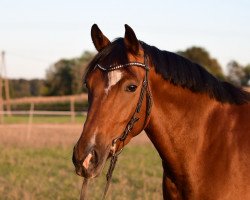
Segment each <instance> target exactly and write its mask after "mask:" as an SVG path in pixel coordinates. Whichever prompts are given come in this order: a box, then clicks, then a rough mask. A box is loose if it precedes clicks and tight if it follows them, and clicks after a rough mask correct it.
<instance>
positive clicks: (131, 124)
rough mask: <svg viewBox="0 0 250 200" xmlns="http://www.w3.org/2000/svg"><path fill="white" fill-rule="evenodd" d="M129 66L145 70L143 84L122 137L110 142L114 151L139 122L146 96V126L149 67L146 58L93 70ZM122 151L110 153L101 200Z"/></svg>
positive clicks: (84, 184) (145, 121)
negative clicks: (142, 61)
mask: <svg viewBox="0 0 250 200" xmlns="http://www.w3.org/2000/svg"><path fill="white" fill-rule="evenodd" d="M129 66H138V67H142V68H144V69H145V76H144V79H143V82H142V88H141V92H140V96H139V100H138V103H137V106H136V109H135V111H134V113H133V115H132V117H131V119H130V120H129V122H128V124H127V125H126V128H125V130H124V131H123V133H122V135H121V136H119V137H117V138H115V139H114V140H113V141H112V147H113V148H114V149H115V147H116V143H117V142H118V141H120V142H123V143H124V141H125V140H126V138H127V136H128V134H129V133H130V132H131V131H132V129H133V127H134V124H135V123H136V122H137V121H138V120H139V117H137V116H136V115H137V114H138V113H140V110H141V106H142V103H143V99H144V96H146V117H145V120H144V124H143V128H145V126H146V124H147V121H148V118H149V115H150V112H151V107H152V97H151V93H150V90H149V86H148V73H149V67H148V66H147V64H146V57H145V59H144V63H139V62H130V63H127V64H123V65H116V66H113V65H111V66H110V67H108V68H104V67H102V66H101V65H99V64H97V65H96V66H95V68H99V69H101V70H102V71H104V72H110V71H114V70H117V69H120V68H124V67H129ZM145 93H146V95H145ZM122 150H123V147H122V149H120V150H119V151H117V152H115V150H114V151H113V153H112V156H111V159H110V165H109V169H108V172H107V174H106V179H107V182H106V185H105V189H104V192H103V196H102V200H104V199H105V198H106V196H107V193H108V189H109V186H110V183H111V179H112V175H113V171H114V169H115V166H116V163H117V160H118V156H119V155H120V153H121V152H122ZM87 183H88V179H85V180H84V181H83V184H82V191H81V197H80V200H84V199H85V196H86V192H87V185H88V184H87Z"/></svg>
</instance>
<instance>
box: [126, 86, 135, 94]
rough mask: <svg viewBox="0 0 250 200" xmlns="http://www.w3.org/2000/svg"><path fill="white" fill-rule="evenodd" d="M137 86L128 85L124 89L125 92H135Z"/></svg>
mask: <svg viewBox="0 0 250 200" xmlns="http://www.w3.org/2000/svg"><path fill="white" fill-rule="evenodd" d="M136 88H137V86H136V85H128V86H127V88H126V91H128V92H134V91H135V90H136Z"/></svg>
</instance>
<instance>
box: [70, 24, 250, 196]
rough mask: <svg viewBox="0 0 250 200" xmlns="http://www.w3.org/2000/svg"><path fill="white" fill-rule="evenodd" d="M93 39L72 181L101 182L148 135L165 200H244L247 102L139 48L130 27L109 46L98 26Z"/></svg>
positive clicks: (196, 71)
mask: <svg viewBox="0 0 250 200" xmlns="http://www.w3.org/2000/svg"><path fill="white" fill-rule="evenodd" d="M91 37H92V40H93V43H94V46H95V48H96V49H97V51H98V54H97V55H96V56H95V57H94V59H93V60H92V61H91V62H90V64H89V66H88V69H87V71H86V76H85V82H86V86H87V88H88V101H89V110H88V115H87V119H86V122H85V124H84V128H83V131H82V134H81V136H80V138H79V140H78V142H77V143H76V145H75V147H74V150H73V157H72V160H73V163H74V165H75V169H76V173H77V174H78V175H80V176H83V177H85V178H87V179H90V178H93V177H96V176H98V175H99V174H100V173H101V171H102V169H103V166H104V164H105V162H106V160H107V159H108V158H109V157H111V155H112V153H114V152H119V151H120V150H121V149H122V148H123V147H124V146H125V145H126V144H128V143H129V141H130V140H131V139H132V138H133V137H135V136H136V135H138V134H139V133H141V131H142V130H145V132H146V134H147V136H148V137H149V139H150V140H151V141H152V143H153V144H154V146H155V148H156V150H157V151H158V153H159V155H160V157H161V159H162V167H163V181H162V188H163V199H171V200H173V199H182V200H184V199H185V200H187V199H192V200H210V199H211V200H217V199H220V200H224V199H227V200H237V199H240V200H249V199H250V121H249V120H250V104H249V102H250V94H249V93H248V92H246V91H244V90H242V89H240V88H237V87H235V86H233V85H231V84H230V83H227V82H223V81H220V80H218V79H216V78H215V77H214V76H213V75H211V74H210V73H209V72H207V71H206V70H205V69H204V68H203V67H201V66H200V65H198V64H195V63H193V62H191V61H189V60H188V59H186V58H184V57H181V56H179V55H177V54H174V53H171V52H168V51H162V50H159V49H158V48H156V47H154V46H150V45H148V44H146V43H144V42H142V41H139V40H138V39H137V37H136V35H135V33H134V31H133V29H132V28H131V27H129V26H128V25H125V36H124V38H118V39H116V40H114V41H113V42H110V40H109V39H108V38H107V37H106V36H105V35H104V34H103V33H102V32H101V30H100V29H99V28H98V26H97V25H96V24H94V25H93V26H92V29H91ZM131 121H132V122H131ZM131 124H132V125H131ZM114 143H115V144H114Z"/></svg>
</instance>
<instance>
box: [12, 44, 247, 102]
mask: <svg viewBox="0 0 250 200" xmlns="http://www.w3.org/2000/svg"><path fill="white" fill-rule="evenodd" d="M176 53H177V54H179V55H181V56H183V57H186V58H188V59H189V60H191V61H193V62H195V63H198V64H200V65H201V66H203V67H204V68H206V70H207V71H209V72H210V73H212V74H213V75H215V76H216V77H217V78H218V79H220V80H223V81H229V82H231V83H233V84H235V85H236V86H248V85H250V64H248V65H246V66H243V65H241V64H240V63H238V62H237V61H235V60H232V61H230V62H229V63H228V64H227V66H226V68H227V70H228V73H227V74H225V73H223V70H222V67H221V65H220V64H219V62H218V61H217V59H216V58H213V57H211V55H210V54H209V52H208V51H207V50H206V49H205V48H202V47H195V46H194V47H190V48H188V49H186V50H184V51H178V52H176ZM94 56H95V53H93V52H89V51H86V52H84V53H83V54H82V55H81V56H80V57H78V58H72V59H60V60H59V61H57V62H55V63H54V64H53V65H52V66H50V67H49V68H48V70H47V72H46V77H45V79H44V80H39V79H33V80H25V79H10V80H9V82H10V95H11V98H19V97H24V96H59V95H72V94H79V93H82V92H86V88H85V87H84V85H83V82H82V80H83V73H84V71H85V69H86V67H87V65H88V63H89V62H90V61H91V60H92V58H93V57H94Z"/></svg>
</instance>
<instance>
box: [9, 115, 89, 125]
mask: <svg viewBox="0 0 250 200" xmlns="http://www.w3.org/2000/svg"><path fill="white" fill-rule="evenodd" d="M85 119H86V117H85V116H79V115H78V116H76V117H75V123H83V122H84V121H85ZM28 122H29V116H28V115H19V116H17V115H13V116H5V117H4V123H5V124H22V123H28ZM70 122H71V117H70V116H42V115H39V116H34V117H33V123H35V124H44V123H49V124H50V123H51V124H53V123H54V124H58V123H59V124H60V123H70Z"/></svg>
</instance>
